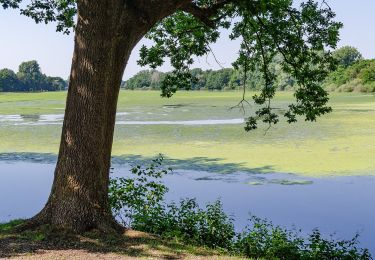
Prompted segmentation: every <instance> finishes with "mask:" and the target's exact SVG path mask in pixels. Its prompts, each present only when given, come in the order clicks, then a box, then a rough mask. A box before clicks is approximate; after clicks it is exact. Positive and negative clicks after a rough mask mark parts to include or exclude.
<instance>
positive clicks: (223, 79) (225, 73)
mask: <svg viewBox="0 0 375 260" xmlns="http://www.w3.org/2000/svg"><path fill="white" fill-rule="evenodd" d="M272 69H273V70H275V71H276V73H277V75H278V76H277V86H278V89H279V90H286V89H291V88H293V87H294V85H295V81H294V80H293V79H292V78H290V77H289V76H288V75H287V74H285V73H284V72H283V71H282V70H281V67H280V66H279V64H278V62H277V60H275V62H274V63H273V64H272ZM191 74H192V75H193V77H194V78H195V79H196V80H195V81H194V82H192V83H191V88H190V89H191V90H235V89H239V88H242V87H243V78H244V77H243V73H242V72H241V71H238V70H234V69H232V68H224V69H220V70H205V71H204V70H202V69H198V68H195V69H192V70H191ZM166 75H168V72H167V73H164V72H160V71H157V70H143V71H140V72H138V73H137V74H136V75H134V76H133V77H132V78H130V79H129V80H127V81H124V82H123V83H122V88H124V89H130V90H134V89H144V90H151V89H160V87H161V83H162V81H163V79H164V78H165V76H166ZM263 85H264V80H263V78H262V74H261V72H260V70H255V71H252V72H250V73H249V74H248V75H247V81H246V88H248V89H252V90H259V89H261V88H262V86H263Z"/></svg>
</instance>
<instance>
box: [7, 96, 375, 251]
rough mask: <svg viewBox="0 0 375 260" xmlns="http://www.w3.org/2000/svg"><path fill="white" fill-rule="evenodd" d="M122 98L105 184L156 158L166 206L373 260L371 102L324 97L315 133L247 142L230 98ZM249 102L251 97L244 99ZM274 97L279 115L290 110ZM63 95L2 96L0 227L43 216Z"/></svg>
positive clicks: (304, 129)
mask: <svg viewBox="0 0 375 260" xmlns="http://www.w3.org/2000/svg"><path fill="white" fill-rule="evenodd" d="M159 95H160V93H159V92H156V91H121V93H120V97H119V105H118V113H117V120H116V121H117V125H116V129H115V136H114V145H113V151H112V155H113V158H112V165H113V174H112V175H113V176H128V174H129V173H128V171H129V168H130V165H129V164H130V163H133V164H140V165H145V164H147V163H148V162H149V161H150V160H151V159H152V158H154V157H155V156H156V155H157V154H158V153H162V154H163V155H165V157H166V158H167V160H166V161H165V166H168V167H169V166H170V167H172V168H173V169H174V174H173V175H170V176H167V177H165V182H166V184H167V186H168V187H169V188H170V192H169V193H168V195H167V199H168V200H179V199H180V198H185V197H196V198H197V200H198V202H200V204H201V205H204V204H205V203H207V202H212V201H214V200H216V199H218V198H220V199H221V200H222V202H223V205H224V209H225V211H226V212H227V213H228V214H232V215H233V217H234V218H235V220H236V228H237V229H238V230H241V229H243V228H244V226H246V223H247V219H248V218H249V214H250V213H251V214H254V215H256V216H258V217H261V218H267V219H269V220H271V221H273V222H274V223H275V224H277V225H281V226H284V227H288V228H291V227H293V225H294V226H295V227H296V228H297V229H299V228H301V229H302V232H303V233H304V234H306V233H309V232H311V230H312V229H314V228H319V229H320V230H321V231H322V232H323V233H324V234H325V235H326V236H329V235H330V234H332V233H336V235H335V237H336V238H346V239H349V238H351V237H353V236H354V235H355V233H356V232H359V233H360V235H361V236H360V241H361V246H364V247H368V248H370V249H371V252H372V253H373V254H375V222H374V219H375V207H374V206H373V204H374V203H373V201H374V200H375V188H374V187H375V160H374V159H373V158H374V154H375V127H374V125H375V96H374V95H364V94H360V93H357V94H356V93H350V94H348V93H340V94H337V93H335V94H333V95H332V96H331V101H330V105H331V106H332V107H333V109H334V112H333V113H331V114H329V115H327V116H324V117H322V118H319V119H318V121H317V122H315V123H308V122H304V121H303V119H302V120H300V122H299V123H297V124H294V125H289V124H287V123H285V122H281V123H280V124H279V125H277V126H276V127H273V128H271V129H270V130H269V131H268V132H267V133H265V129H266V128H267V127H266V126H261V127H260V129H258V130H256V131H254V132H250V133H246V132H245V131H244V130H243V124H244V123H243V122H244V118H245V117H246V116H247V115H249V114H251V113H252V111H253V110H254V107H248V108H247V114H246V115H244V114H242V113H241V111H238V110H233V109H229V107H231V106H233V105H235V104H237V102H238V100H239V97H240V93H236V92H204V91H203V92H198V91H197V92H192V93H188V92H180V93H178V94H177V95H176V96H175V97H174V98H172V99H161V98H160V97H159ZM251 95H252V93H250V94H249V96H251ZM292 97H293V96H292V94H291V93H289V92H282V93H277V96H276V99H275V102H274V107H275V108H277V109H278V110H279V111H280V113H282V111H283V109H285V107H286V106H287V104H288V103H290V102H291V101H292ZM65 98H66V93H65V92H56V93H51V92H50V93H31V94H20V93H5V94H4V93H0V222H4V221H8V220H11V219H15V218H28V217H31V216H32V215H33V214H35V213H37V212H38V211H39V210H40V209H41V208H42V207H43V205H44V203H45V201H46V200H47V198H48V194H49V191H50V187H51V183H52V178H53V170H54V165H55V163H56V154H57V152H58V150H57V149H58V147H59V141H60V134H61V124H62V120H63V112H64V104H65Z"/></svg>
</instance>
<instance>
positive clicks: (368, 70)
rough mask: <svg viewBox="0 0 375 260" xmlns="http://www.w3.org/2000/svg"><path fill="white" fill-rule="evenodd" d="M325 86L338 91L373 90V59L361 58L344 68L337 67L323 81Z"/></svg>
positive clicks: (374, 69)
mask: <svg viewBox="0 0 375 260" xmlns="http://www.w3.org/2000/svg"><path fill="white" fill-rule="evenodd" d="M324 84H325V88H326V89H328V90H331V91H339V92H342V91H343V92H352V91H360V92H374V91H375V88H374V86H375V60H361V61H359V62H357V63H354V64H353V65H351V66H349V67H347V68H345V67H339V68H338V69H337V70H336V71H334V72H332V73H331V74H330V75H329V76H328V78H327V80H326V81H325V83H324Z"/></svg>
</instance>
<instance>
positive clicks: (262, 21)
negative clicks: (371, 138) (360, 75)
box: [0, 0, 342, 131]
mask: <svg viewBox="0 0 375 260" xmlns="http://www.w3.org/2000/svg"><path fill="white" fill-rule="evenodd" d="M21 1H22V0H0V4H2V5H3V7H5V8H8V7H12V8H20V6H19V4H20V2H21ZM125 2H127V1H125ZM180 2H181V7H180V8H179V10H176V12H175V13H174V14H173V15H171V16H169V17H167V18H165V19H163V20H161V21H159V22H158V23H157V24H156V25H154V27H153V28H152V29H151V30H150V31H149V32H148V33H147V35H146V37H147V38H148V39H151V40H152V41H153V42H154V44H153V46H151V47H146V46H143V47H142V48H141V55H140V56H141V58H140V60H139V64H140V65H142V66H145V65H149V66H150V67H151V68H153V69H155V68H157V67H159V66H161V65H162V64H163V63H164V62H165V60H166V59H169V60H170V63H171V65H172V66H173V68H174V70H173V73H171V74H168V75H167V76H166V77H165V78H164V80H163V83H162V87H161V89H162V96H164V97H171V96H172V95H173V94H174V93H175V92H176V91H177V90H178V89H189V88H190V87H191V85H192V83H194V82H195V81H196V78H195V77H194V76H193V75H192V74H191V73H190V70H189V67H190V65H191V64H192V63H193V58H194V57H195V56H204V55H207V54H208V53H210V52H211V51H212V50H211V48H210V44H212V43H214V42H216V41H217V39H218V38H219V36H220V31H221V30H222V29H228V30H231V34H230V39H231V40H235V39H240V40H241V46H240V49H239V52H238V53H239V55H238V58H237V60H236V61H235V62H234V63H233V66H234V68H236V69H237V70H239V71H241V73H242V75H243V80H242V82H243V84H244V86H246V82H247V80H248V74H249V71H252V70H255V69H256V68H260V69H261V72H262V78H263V81H264V86H263V88H262V90H261V91H260V93H259V94H258V95H255V96H254V97H253V99H254V102H255V103H256V104H257V105H258V106H259V108H258V110H257V111H256V113H255V115H254V116H251V117H249V118H248V119H247V123H246V127H245V129H246V130H247V131H250V130H252V129H256V128H257V127H258V122H263V123H266V124H268V125H269V126H271V125H273V124H276V123H278V122H279V120H280V118H279V115H278V114H277V113H275V110H274V109H273V108H272V106H271V100H272V98H273V97H274V96H275V92H276V89H277V84H276V82H277V81H276V75H275V72H274V71H273V70H271V69H270V68H271V66H270V64H271V63H272V61H273V60H274V58H275V57H276V56H277V55H281V57H282V61H281V68H282V70H283V71H284V72H285V73H288V74H289V75H290V76H291V77H293V79H294V80H295V81H296V84H297V85H298V88H297V90H296V92H295V103H293V104H290V105H289V107H288V109H287V110H286V111H285V113H284V117H285V118H286V120H287V121H288V122H289V123H292V122H296V121H297V117H298V116H304V117H305V120H307V121H315V120H316V118H317V117H319V116H321V115H323V114H325V113H328V112H330V111H331V108H330V107H328V106H327V102H328V93H327V92H326V91H325V90H324V89H323V88H322V87H321V83H322V81H323V80H324V79H325V77H326V76H327V75H328V73H329V72H330V71H331V70H333V69H334V68H335V65H336V60H335V59H334V58H333V56H332V50H333V49H335V48H336V44H337V42H338V40H339V30H340V28H341V27H342V24H341V23H339V22H336V21H335V20H334V18H335V13H334V12H333V11H332V10H331V8H330V7H329V6H328V5H327V3H326V2H325V1H324V0H321V2H317V1H313V0H306V2H304V3H301V4H300V5H299V6H298V7H296V6H295V5H294V4H293V0H191V1H187V0H180ZM133 4H134V3H133ZM21 13H22V14H24V15H27V16H30V17H31V18H33V19H34V20H35V21H36V22H51V21H56V22H57V30H58V31H62V32H65V33H68V32H69V28H71V27H73V26H74V16H75V14H76V5H75V2H74V1H73V0H33V1H32V2H31V3H30V4H29V5H27V6H26V7H23V8H21ZM245 89H246V88H245V87H244V91H245ZM245 98H246V97H245V93H244V95H243V100H242V101H241V102H240V103H239V106H242V107H243V106H244V104H246V102H247V101H246V99H245Z"/></svg>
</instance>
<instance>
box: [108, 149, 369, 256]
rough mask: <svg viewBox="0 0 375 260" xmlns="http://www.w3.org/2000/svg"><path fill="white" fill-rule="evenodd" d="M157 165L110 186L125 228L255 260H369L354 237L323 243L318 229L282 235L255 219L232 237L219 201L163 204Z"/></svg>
mask: <svg viewBox="0 0 375 260" xmlns="http://www.w3.org/2000/svg"><path fill="white" fill-rule="evenodd" d="M162 161H163V157H162V156H159V157H158V158H156V159H155V160H153V161H152V163H151V165H150V166H149V167H147V168H142V167H141V166H135V167H133V168H132V170H131V173H132V174H133V175H135V177H134V178H116V179H112V180H111V181H110V187H109V201H110V205H111V207H112V209H113V212H114V214H115V215H116V216H117V217H118V218H119V219H121V220H122V222H123V223H124V224H125V225H127V226H129V227H131V228H133V229H136V230H139V231H144V232H149V233H153V234H157V235H160V236H162V237H165V238H176V239H179V240H182V241H184V242H187V243H191V244H196V245H200V246H207V247H210V248H215V249H224V250H226V251H228V252H230V253H232V254H237V255H241V256H246V257H250V258H255V259H258V258H264V259H280V260H282V259H288V260H294V259H295V260H355V259H358V260H367V259H372V258H371V256H370V254H369V252H368V250H367V249H361V248H358V247H357V244H358V235H356V236H355V237H354V238H353V239H351V240H347V241H346V240H334V239H325V238H323V237H322V235H321V233H320V232H319V230H313V232H312V234H310V235H309V236H307V237H304V236H302V235H301V234H300V232H299V231H295V230H287V229H284V228H282V227H279V226H275V225H273V224H272V222H269V221H266V220H262V219H259V218H257V217H251V218H250V225H249V226H248V227H247V228H246V229H245V230H244V231H243V232H241V233H236V232H235V230H234V223H233V219H232V218H231V217H229V216H228V215H227V214H226V213H225V212H224V210H223V207H222V203H221V202H220V201H219V200H217V201H215V202H214V203H209V204H207V205H206V207H205V208H201V207H200V206H199V205H198V203H197V202H196V200H195V199H183V200H181V201H180V202H179V203H166V202H165V200H164V196H165V194H166V193H167V192H168V188H167V187H166V186H165V185H164V184H163V183H162V181H161V179H162V178H163V176H165V175H166V174H168V173H169V172H170V171H171V170H170V169H168V170H165V169H163V168H162V167H161V166H162Z"/></svg>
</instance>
